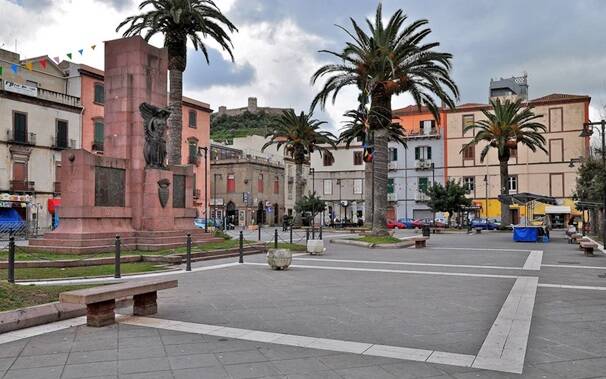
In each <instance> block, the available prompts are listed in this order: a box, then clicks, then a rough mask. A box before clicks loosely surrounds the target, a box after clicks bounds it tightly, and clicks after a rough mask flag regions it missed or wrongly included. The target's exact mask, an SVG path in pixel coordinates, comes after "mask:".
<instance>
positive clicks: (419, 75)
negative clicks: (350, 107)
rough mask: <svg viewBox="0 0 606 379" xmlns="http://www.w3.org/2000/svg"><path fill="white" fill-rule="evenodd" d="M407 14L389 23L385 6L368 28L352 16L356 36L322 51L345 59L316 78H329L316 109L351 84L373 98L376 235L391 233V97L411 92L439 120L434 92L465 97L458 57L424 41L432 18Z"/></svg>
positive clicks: (445, 97) (448, 101)
mask: <svg viewBox="0 0 606 379" xmlns="http://www.w3.org/2000/svg"><path fill="white" fill-rule="evenodd" d="M407 18H408V17H407V16H406V15H405V14H404V13H403V11H402V10H401V9H400V10H397V11H396V12H395V13H394V14H393V15H392V16H391V17H390V19H389V21H388V22H387V24H384V23H383V19H382V7H381V4H379V5H378V7H377V12H376V16H375V20H374V21H371V20H366V23H367V27H368V32H366V31H364V30H363V29H362V28H361V27H360V26H359V25H358V24H357V23H356V21H354V20H353V19H352V20H351V24H352V28H353V31H349V30H347V29H346V28H344V27H340V28H341V29H342V30H344V31H345V32H346V33H347V34H348V36H349V37H350V38H351V41H349V42H346V44H345V47H344V49H343V50H342V51H341V52H333V51H328V50H322V51H321V52H324V53H328V54H331V55H333V56H335V57H337V58H338V59H339V60H340V63H336V64H328V65H325V66H323V67H321V68H320V69H318V70H317V71H316V72H315V73H314V74H313V76H312V79H311V80H312V83H315V82H316V81H318V80H319V79H320V78H322V77H328V78H327V79H326V81H325V82H324V84H323V87H322V89H321V90H320V92H319V93H318V94H317V95H316V97H315V99H314V101H313V103H312V107H313V106H315V105H317V104H320V105H321V106H322V107H323V106H325V104H326V101H327V100H328V99H329V98H331V99H332V101H333V102H334V101H335V99H336V97H337V96H338V94H339V92H340V91H341V90H342V89H343V88H344V87H347V86H356V87H357V88H358V89H360V90H361V91H362V92H363V93H367V94H368V95H369V97H370V113H369V118H368V122H369V130H370V131H371V133H372V138H373V145H374V154H373V167H374V168H373V171H374V172H373V183H374V184H373V186H374V188H375V190H374V193H375V196H374V209H373V217H372V229H373V233H375V234H385V233H387V227H386V219H385V213H386V210H387V142H388V131H387V129H388V128H389V126H390V125H391V123H392V121H391V120H392V113H391V98H392V97H393V96H394V95H399V94H403V93H409V94H410V95H411V96H412V98H413V100H414V101H415V103H416V104H417V105H418V106H419V107H421V106H427V107H428V108H429V110H430V111H431V112H432V113H433V115H434V117H435V119H436V120H437V121H439V119H440V113H439V106H438V105H437V104H436V99H435V98H434V96H436V97H437V98H438V99H440V100H441V101H442V102H443V103H444V104H445V105H446V106H448V107H451V108H452V107H454V100H453V97H454V98H457V97H458V95H459V90H458V88H457V86H456V84H455V83H454V81H453V80H452V79H451V77H450V69H451V59H452V55H451V54H448V53H442V52H437V51H435V48H436V47H438V46H439V43H437V42H431V43H425V42H423V40H424V38H425V37H427V36H428V35H429V34H430V33H431V29H429V28H428V27H426V25H427V23H428V21H427V20H417V21H414V22H412V23H411V24H409V25H405V22H406V20H407Z"/></svg>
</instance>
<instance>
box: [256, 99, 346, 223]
mask: <svg viewBox="0 0 606 379" xmlns="http://www.w3.org/2000/svg"><path fill="white" fill-rule="evenodd" d="M312 117H313V114H312V113H311V112H310V113H307V114H306V113H305V112H301V113H300V114H299V115H298V116H297V114H295V111H293V110H292V109H289V110H285V111H283V112H282V115H281V116H280V118H279V119H278V120H277V121H276V124H275V125H272V126H273V127H274V130H273V131H272V132H271V133H267V135H266V136H265V137H269V136H271V138H270V139H269V141H267V142H266V143H265V144H264V145H263V147H262V148H261V151H264V150H265V149H267V148H268V147H269V146H272V145H276V150H280V147H284V152H285V153H286V154H287V155H289V156H290V157H292V159H293V160H294V162H295V166H296V169H295V204H296V203H297V202H299V201H300V200H301V199H302V198H303V192H304V191H305V181H304V180H303V178H302V176H303V164H305V163H306V162H308V160H309V156H310V155H311V154H312V153H314V152H316V151H318V152H319V153H320V154H331V153H330V149H329V148H328V147H326V146H325V145H328V146H329V147H332V148H334V147H336V145H335V138H336V137H335V136H334V135H333V134H332V133H330V132H327V131H323V130H320V127H321V126H322V125H324V124H326V122H325V121H318V120H316V119H314V118H312ZM300 222H301V215H300V214H298V213H297V214H296V216H295V224H297V225H298V224H300Z"/></svg>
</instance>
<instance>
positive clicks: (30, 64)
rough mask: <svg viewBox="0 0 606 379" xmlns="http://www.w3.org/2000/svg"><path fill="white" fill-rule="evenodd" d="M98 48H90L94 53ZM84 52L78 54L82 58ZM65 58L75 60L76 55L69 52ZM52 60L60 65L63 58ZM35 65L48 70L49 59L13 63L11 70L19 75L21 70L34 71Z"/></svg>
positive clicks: (1, 68) (94, 46)
mask: <svg viewBox="0 0 606 379" xmlns="http://www.w3.org/2000/svg"><path fill="white" fill-rule="evenodd" d="M96 48H97V45H91V46H90V50H92V51H94V50H95V49H96ZM84 51H85V49H78V50H77V53H78V54H79V55H80V56H84ZM65 56H66V57H67V58H68V59H69V60H72V59H73V58H74V53H73V52H69V53H66V54H65ZM52 60H53V61H55V62H56V63H57V64H59V63H60V62H61V57H60V56H56V57H54V58H53V59H52ZM34 64H37V65H38V66H39V67H41V68H42V69H46V66H47V65H48V59H47V58H40V59H38V60H37V61H28V62H25V63H23V64H20V63H13V64H11V65H10V70H11V71H12V72H13V74H18V73H19V70H21V69H26V70H28V71H32V70H33V69H34ZM2 74H3V67H2V66H0V75H2Z"/></svg>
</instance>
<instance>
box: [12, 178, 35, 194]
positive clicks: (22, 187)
mask: <svg viewBox="0 0 606 379" xmlns="http://www.w3.org/2000/svg"><path fill="white" fill-rule="evenodd" d="M11 191H13V192H33V191H34V182H29V181H27V180H11Z"/></svg>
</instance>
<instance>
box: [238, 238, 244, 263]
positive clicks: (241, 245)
mask: <svg viewBox="0 0 606 379" xmlns="http://www.w3.org/2000/svg"><path fill="white" fill-rule="evenodd" d="M238 262H239V263H244V234H242V231H241V230H240V259H239V260H238Z"/></svg>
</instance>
